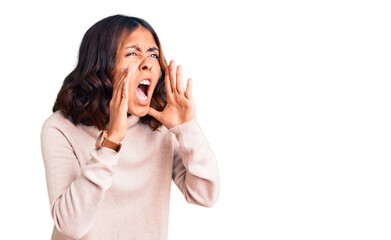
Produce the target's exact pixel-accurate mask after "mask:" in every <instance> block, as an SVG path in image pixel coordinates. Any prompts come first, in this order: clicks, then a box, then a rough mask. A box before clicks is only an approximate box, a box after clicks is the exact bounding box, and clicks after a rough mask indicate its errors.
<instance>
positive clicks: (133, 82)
mask: <svg viewBox="0 0 391 240" xmlns="http://www.w3.org/2000/svg"><path fill="white" fill-rule="evenodd" d="M118 54H120V56H119V57H120V58H119V62H120V63H119V64H118V65H117V66H116V71H122V70H124V69H127V68H128V69H129V72H130V74H131V75H130V80H129V90H128V91H129V94H128V96H129V98H128V113H130V114H132V115H135V116H138V117H143V116H145V115H146V114H147V113H148V110H149V104H150V102H151V98H152V94H153V91H154V90H155V87H156V84H157V82H158V80H159V77H160V72H161V69H160V64H159V49H158V46H157V44H156V42H155V40H154V38H153V36H152V34H151V32H149V31H148V30H147V29H146V28H144V27H138V28H136V29H135V30H134V31H133V32H132V33H131V34H129V36H128V37H127V38H126V39H125V42H124V45H123V49H119V52H118Z"/></svg>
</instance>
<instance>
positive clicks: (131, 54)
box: [125, 52, 137, 57]
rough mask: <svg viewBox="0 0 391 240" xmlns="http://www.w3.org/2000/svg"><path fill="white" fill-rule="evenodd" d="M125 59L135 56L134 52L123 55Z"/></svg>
mask: <svg viewBox="0 0 391 240" xmlns="http://www.w3.org/2000/svg"><path fill="white" fill-rule="evenodd" d="M125 56H126V57H129V56H137V54H136V53H135V52H130V53H127V54H126V55H125Z"/></svg>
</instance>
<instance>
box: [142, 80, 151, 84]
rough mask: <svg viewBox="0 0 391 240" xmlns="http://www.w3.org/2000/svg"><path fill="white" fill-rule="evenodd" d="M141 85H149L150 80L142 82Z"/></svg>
mask: <svg viewBox="0 0 391 240" xmlns="http://www.w3.org/2000/svg"><path fill="white" fill-rule="evenodd" d="M140 84H143V85H149V81H148V80H142V81H141V83H140Z"/></svg>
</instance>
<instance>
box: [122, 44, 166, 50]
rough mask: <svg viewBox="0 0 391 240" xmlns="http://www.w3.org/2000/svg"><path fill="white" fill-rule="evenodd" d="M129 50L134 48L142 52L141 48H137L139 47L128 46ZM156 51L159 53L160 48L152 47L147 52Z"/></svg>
mask: <svg viewBox="0 0 391 240" xmlns="http://www.w3.org/2000/svg"><path fill="white" fill-rule="evenodd" d="M128 48H134V49H136V50H137V51H139V52H141V49H140V47H139V46H137V45H130V46H127V47H126V49H128ZM155 50H157V51H159V48H157V47H150V48H148V50H147V52H153V51H155Z"/></svg>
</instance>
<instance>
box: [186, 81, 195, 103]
mask: <svg viewBox="0 0 391 240" xmlns="http://www.w3.org/2000/svg"><path fill="white" fill-rule="evenodd" d="M185 97H186V98H187V99H192V98H193V79H191V78H189V80H187V86H186V92H185Z"/></svg>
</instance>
